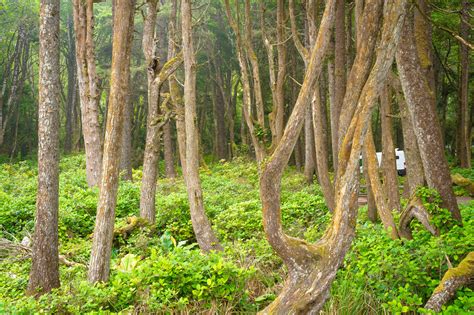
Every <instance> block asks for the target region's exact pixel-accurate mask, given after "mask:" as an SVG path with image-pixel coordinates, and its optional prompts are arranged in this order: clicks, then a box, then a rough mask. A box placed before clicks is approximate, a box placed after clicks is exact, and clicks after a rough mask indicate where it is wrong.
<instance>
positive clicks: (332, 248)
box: [260, 0, 406, 314]
mask: <svg viewBox="0 0 474 315" xmlns="http://www.w3.org/2000/svg"><path fill="white" fill-rule="evenodd" d="M405 5H406V1H394V2H387V8H386V10H385V14H384V15H385V19H384V25H383V28H382V36H381V40H380V45H379V48H378V55H377V60H376V62H375V64H374V66H373V68H372V71H371V73H370V76H369V78H368V80H367V82H366V84H365V87H364V90H363V92H362V94H361V97H360V99H359V98H358V100H357V103H358V106H357V107H356V112H355V115H354V117H353V118H352V119H351V124H350V126H349V128H348V132H347V134H346V136H345V138H344V141H343V143H342V146H341V150H340V153H339V163H338V170H339V172H340V173H341V174H342V178H341V179H340V181H338V184H337V186H336V196H337V200H336V206H335V209H334V214H333V220H332V222H331V224H330V226H329V227H328V229H327V231H326V233H325V234H324V236H323V238H322V239H321V240H320V241H318V242H317V243H315V244H309V243H307V242H305V241H303V240H299V239H295V238H292V237H290V236H287V235H286V234H285V233H284V232H283V228H282V224H281V208H280V190H281V176H282V174H283V170H284V168H285V166H286V164H287V163H288V160H289V157H290V155H291V152H292V151H293V148H294V145H295V143H296V141H297V138H298V134H299V133H300V131H301V128H302V124H303V119H304V112H305V109H306V107H307V106H309V103H310V101H311V96H312V92H313V91H314V87H315V84H316V82H317V80H318V76H319V74H320V72H321V67H322V63H323V58H324V55H325V51H326V49H327V46H328V42H329V38H328V35H327V34H328V33H329V30H330V26H331V24H332V21H333V19H334V11H335V10H334V7H335V1H334V0H328V1H327V2H326V8H325V11H324V15H323V18H322V22H321V26H320V29H319V33H318V37H317V40H316V43H315V46H314V48H313V50H312V53H311V59H310V62H309V64H308V69H307V72H306V75H305V80H304V81H303V85H302V87H301V90H300V94H299V96H298V99H297V101H296V104H295V107H294V109H293V113H292V114H291V116H290V119H289V120H288V123H287V127H286V129H285V133H284V135H283V138H282V140H281V142H280V143H279V145H278V146H277V148H276V150H275V151H274V153H273V155H272V157H271V159H269V160H268V162H267V163H266V164H265V165H264V167H262V172H261V175H260V197H261V199H262V204H263V225H264V229H265V234H266V237H267V239H268V241H269V242H270V244H271V246H272V247H273V249H274V250H275V251H276V252H277V254H278V255H279V256H280V257H281V258H282V259H283V262H284V263H285V264H286V266H287V267H288V279H287V281H286V282H285V285H284V287H283V289H282V292H281V293H280V295H279V296H278V297H277V298H276V299H275V301H273V302H272V303H271V304H270V305H269V306H268V307H267V308H266V309H265V310H264V311H263V312H262V313H264V314H295V313H307V314H318V313H319V311H320V310H321V309H322V307H323V305H324V302H325V301H326V299H327V297H328V295H329V289H330V286H331V283H332V281H333V280H334V278H335V276H336V272H337V270H338V268H339V266H340V264H341V263H342V261H343V259H344V256H345V253H346V251H347V250H348V249H349V246H350V244H351V242H352V238H353V236H354V232H355V219H356V215H357V206H354V203H355V202H356V200H357V198H356V196H357V186H358V177H359V176H358V172H359V170H358V168H359V167H358V166H359V156H360V151H361V147H362V143H363V139H364V137H365V133H366V130H367V125H368V121H369V118H370V115H371V111H372V108H373V107H374V104H375V100H376V99H377V97H378V96H379V92H380V90H381V88H382V87H383V84H384V83H385V78H386V76H387V73H388V71H389V69H390V66H391V64H392V62H393V58H394V52H395V48H396V45H397V42H398V38H399V33H400V29H401V25H402V24H403V17H404V12H405ZM374 36H375V35H374Z"/></svg>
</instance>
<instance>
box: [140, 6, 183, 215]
mask: <svg viewBox="0 0 474 315" xmlns="http://www.w3.org/2000/svg"><path fill="white" fill-rule="evenodd" d="M157 5H158V1H157V0H150V1H148V10H147V16H146V19H145V25H144V30H143V45H142V46H143V54H144V55H145V59H146V62H147V65H148V68H147V70H148V71H147V79H148V117H147V133H146V143H145V153H144V159H143V177H142V185H141V195H140V216H141V217H142V218H145V219H147V220H148V221H150V222H151V223H154V222H155V215H156V214H155V192H156V179H157V175H158V169H157V167H158V159H159V157H160V138H161V133H162V130H161V127H162V126H163V125H164V124H165V123H166V120H167V119H166V117H164V115H163V113H162V111H161V107H166V104H167V102H168V100H169V98H167V99H165V100H164V101H163V104H161V106H160V91H161V87H162V85H163V83H164V82H166V80H168V78H169V77H170V75H172V74H173V73H174V72H175V71H176V69H177V68H178V66H180V65H181V62H182V56H181V55H176V56H174V57H172V58H170V59H169V60H168V61H167V62H166V63H165V64H164V65H163V67H162V68H161V69H160V67H161V65H159V57H158V55H157V51H156V47H155V42H156V34H155V28H156V16H157Z"/></svg>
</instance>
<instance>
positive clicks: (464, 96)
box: [456, 0, 472, 168]
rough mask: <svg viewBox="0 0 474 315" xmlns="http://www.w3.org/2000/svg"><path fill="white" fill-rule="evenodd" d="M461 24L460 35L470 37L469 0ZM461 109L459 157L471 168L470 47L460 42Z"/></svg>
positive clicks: (463, 8)
mask: <svg viewBox="0 0 474 315" xmlns="http://www.w3.org/2000/svg"><path fill="white" fill-rule="evenodd" d="M461 3H462V10H461V26H460V32H459V35H460V36H461V37H462V38H465V39H468V38H469V32H470V29H469V12H470V6H471V5H472V4H470V1H469V0H462V2H461ZM459 59H460V65H459V66H460V73H459V109H458V125H457V126H458V129H457V150H456V152H457V157H458V160H459V166H460V167H462V168H471V126H470V112H469V95H468V89H469V48H468V47H467V46H466V45H464V44H462V43H460V44H459Z"/></svg>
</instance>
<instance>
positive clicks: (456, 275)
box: [425, 252, 474, 312]
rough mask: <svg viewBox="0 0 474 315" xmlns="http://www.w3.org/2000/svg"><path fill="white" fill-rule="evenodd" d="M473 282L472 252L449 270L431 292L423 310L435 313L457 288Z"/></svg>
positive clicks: (473, 253)
mask: <svg viewBox="0 0 474 315" xmlns="http://www.w3.org/2000/svg"><path fill="white" fill-rule="evenodd" d="M473 280H474V252H470V253H469V254H467V256H466V257H465V258H464V259H463V260H462V261H461V262H460V263H459V265H458V266H457V267H456V268H449V269H448V271H446V273H445V274H444V276H443V279H441V282H440V283H439V285H438V286H437V287H436V289H435V290H434V291H433V294H432V295H431V297H430V299H429V300H428V302H426V304H425V308H426V309H429V310H433V311H435V312H439V311H441V307H442V306H443V305H444V304H445V303H446V302H448V301H449V300H451V299H452V298H453V296H454V295H455V294H456V291H457V289H458V288H460V287H462V286H465V285H468V284H471V283H472V282H473Z"/></svg>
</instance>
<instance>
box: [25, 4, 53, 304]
mask: <svg viewBox="0 0 474 315" xmlns="http://www.w3.org/2000/svg"><path fill="white" fill-rule="evenodd" d="M39 31H40V34H39V41H40V47H39V63H40V64H39V86H38V89H39V108H38V193H37V197H36V216H35V232H34V238H33V249H32V265H31V271H30V279H29V283H28V288H27V293H28V294H31V295H37V294H43V293H46V292H49V291H51V289H53V288H58V287H59V259H58V256H59V255H58V254H59V250H58V245H59V244H58V243H59V241H58V206H59V102H60V99H59V95H60V88H61V87H60V81H59V80H60V78H59V75H60V69H59V54H60V51H59V0H42V1H41V2H40V30H39Z"/></svg>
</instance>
